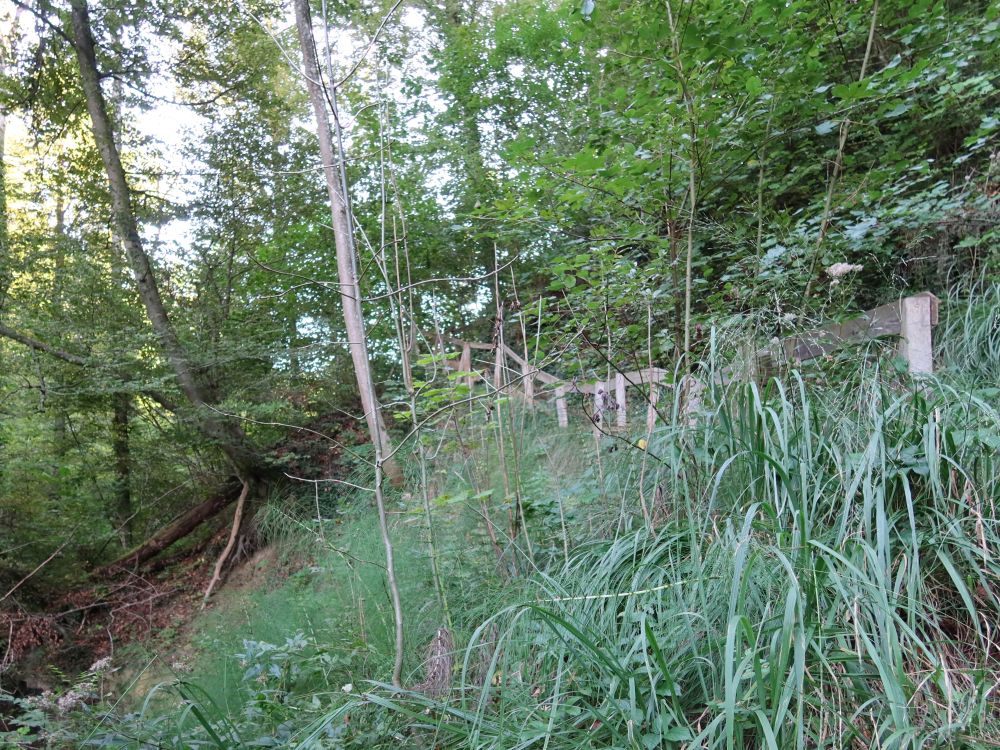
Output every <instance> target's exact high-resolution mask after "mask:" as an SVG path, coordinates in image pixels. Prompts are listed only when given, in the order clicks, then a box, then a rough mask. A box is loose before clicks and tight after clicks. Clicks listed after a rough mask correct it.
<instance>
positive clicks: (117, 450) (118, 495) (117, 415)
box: [111, 392, 135, 549]
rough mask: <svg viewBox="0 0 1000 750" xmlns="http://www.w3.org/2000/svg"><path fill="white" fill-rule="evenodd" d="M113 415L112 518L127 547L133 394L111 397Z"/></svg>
mask: <svg viewBox="0 0 1000 750" xmlns="http://www.w3.org/2000/svg"><path fill="white" fill-rule="evenodd" d="M111 398H112V401H113V415H112V418H111V444H112V448H113V451H114V455H115V500H114V508H113V512H112V518H113V519H114V522H115V524H116V525H117V526H118V535H119V537H121V540H122V546H124V547H125V549H130V548H131V547H132V545H133V544H134V542H135V540H134V538H133V537H134V534H133V529H134V524H133V523H132V518H133V515H134V514H133V512H132V456H131V451H130V450H129V436H128V433H129V419H130V413H131V411H132V408H131V407H132V397H131V396H130V395H129V394H128V393H124V392H118V393H116V394H114V396H112V397H111Z"/></svg>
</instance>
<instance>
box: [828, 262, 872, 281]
mask: <svg viewBox="0 0 1000 750" xmlns="http://www.w3.org/2000/svg"><path fill="white" fill-rule="evenodd" d="M863 269H864V266H862V265H861V264H859V263H834V264H833V265H832V266H830V267H829V268H827V269H826V275H827V276H829V277H830V278H831V279H839V278H840V277H841V276H847V274H849V273H857V272H858V271H861V270H863Z"/></svg>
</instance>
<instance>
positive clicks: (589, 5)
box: [580, 0, 595, 20]
mask: <svg viewBox="0 0 1000 750" xmlns="http://www.w3.org/2000/svg"><path fill="white" fill-rule="evenodd" d="M594 7H595V3H594V0H583V5H581V6H580V15H581V16H583V17H584V18H585V19H587V20H590V16H591V15H592V14H593V13H594Z"/></svg>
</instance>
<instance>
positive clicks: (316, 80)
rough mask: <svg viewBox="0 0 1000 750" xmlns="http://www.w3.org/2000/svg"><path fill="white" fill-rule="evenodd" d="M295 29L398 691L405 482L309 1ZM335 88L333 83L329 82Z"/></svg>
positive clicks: (298, 1)
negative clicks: (368, 461) (391, 509)
mask: <svg viewBox="0 0 1000 750" xmlns="http://www.w3.org/2000/svg"><path fill="white" fill-rule="evenodd" d="M293 5H294V7H295V25H296V28H297V30H298V35H299V46H300V47H301V48H302V63H303V67H304V71H305V78H306V89H307V90H308V93H309V100H310V101H311V102H312V107H313V114H314V115H315V117H316V135H317V136H318V138H319V153H320V158H321V159H322V160H323V172H324V174H325V175H326V187H327V192H328V193H329V198H330V216H331V219H332V221H333V236H334V242H335V245H336V250H337V275H338V278H339V281H340V300H341V303H342V305H343V308H344V327H345V328H346V329H347V338H348V342H349V346H350V349H351V359H352V360H353V362H354V374H355V377H356V378H357V381H358V391H359V393H360V395H361V405H362V408H363V409H364V411H365V420H366V421H367V423H368V432H369V434H370V435H371V440H372V445H373V446H374V447H375V503H376V506H377V509H378V518H379V529H380V531H381V534H382V541H383V545H384V547H385V563H386V578H387V580H388V584H389V593H390V597H391V599H392V609H393V617H394V621H395V629H396V658H395V664H394V665H393V671H392V682H393V684H394V685H396V686H399V685H400V684H401V680H402V671H403V646H404V642H403V605H402V602H401V599H400V595H399V586H398V584H397V582H396V566H395V563H394V559H393V547H392V540H391V538H390V536H389V526H388V520H387V518H386V512H385V498H384V497H383V494H382V482H383V473H384V474H385V475H386V476H387V477H388V478H389V480H390V481H392V482H393V483H394V484H399V483H401V482H402V479H403V476H402V472H401V471H400V468H399V464H398V463H397V462H396V461H395V459H393V458H392V445H391V444H390V442H389V435H388V433H387V431H386V429H385V424H384V423H383V422H382V412H381V410H380V409H379V405H378V400H377V399H376V397H375V387H374V382H373V381H372V372H371V363H370V361H369V359H368V342H367V338H366V334H365V320H364V315H363V313H362V309H361V285H360V284H359V283H358V274H357V261H356V258H355V250H354V236H353V233H352V231H351V223H350V213H349V205H348V196H347V180H346V174H345V165H344V159H343V156H344V155H343V150H342V145H341V140H340V137H339V136H340V124H339V122H337V123H336V124H337V136H338V138H337V144H336V146H335V145H334V140H333V132H332V131H331V129H330V119H329V117H328V115H327V111H326V99H325V97H324V95H323V87H322V83H321V80H322V79H321V75H320V67H319V58H318V55H317V54H316V39H315V36H314V35H313V28H312V13H311V12H310V9H309V0H294V3H293ZM331 84H332V82H331ZM336 101H337V100H336V91H332V92H331V104H332V105H333V107H334V111H333V116H334V119H335V122H336V118H337V111H336Z"/></svg>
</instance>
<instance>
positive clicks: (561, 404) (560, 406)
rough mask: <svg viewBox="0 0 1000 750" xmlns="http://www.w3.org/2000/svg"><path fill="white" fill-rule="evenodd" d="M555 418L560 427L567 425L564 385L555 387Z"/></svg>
mask: <svg viewBox="0 0 1000 750" xmlns="http://www.w3.org/2000/svg"><path fill="white" fill-rule="evenodd" d="M555 393H556V418H557V419H558V420H559V426H560V427H569V409H567V408H566V386H562V385H560V386H557V387H556V391H555Z"/></svg>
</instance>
